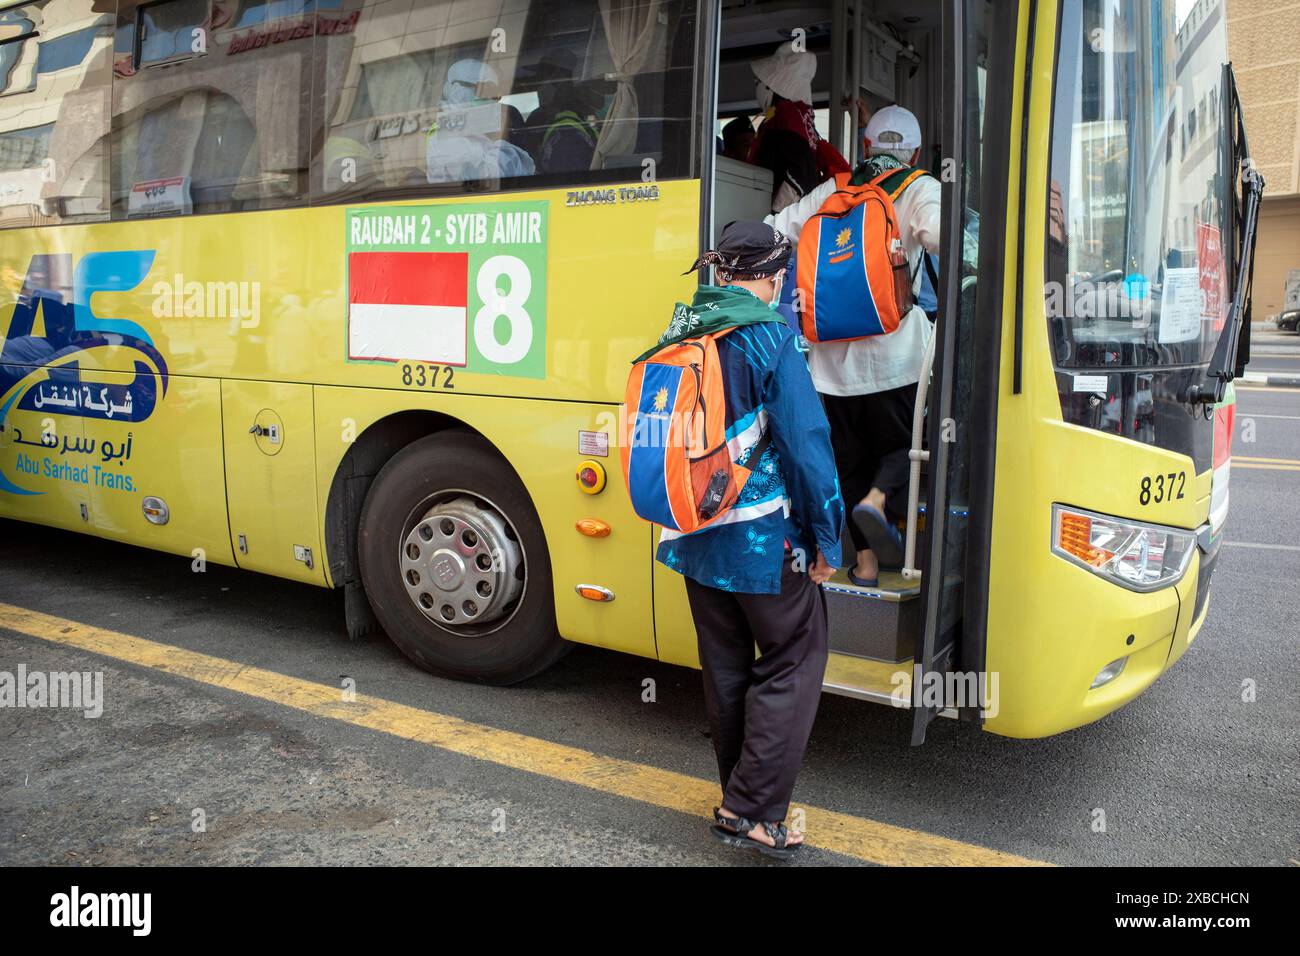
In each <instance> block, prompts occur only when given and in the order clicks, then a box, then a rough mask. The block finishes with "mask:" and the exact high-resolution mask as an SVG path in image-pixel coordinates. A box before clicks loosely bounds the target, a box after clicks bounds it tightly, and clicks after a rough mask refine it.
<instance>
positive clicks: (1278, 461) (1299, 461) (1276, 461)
mask: <svg viewBox="0 0 1300 956" xmlns="http://www.w3.org/2000/svg"><path fill="white" fill-rule="evenodd" d="M1239 461H1249V462H1255V463H1264V462H1267V463H1268V464H1270V465H1300V458H1251V457H1250V456H1249V455H1233V456H1232V463H1233V464H1234V465H1235V464H1236V463H1237V462H1239Z"/></svg>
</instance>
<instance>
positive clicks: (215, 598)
mask: <svg viewBox="0 0 1300 956" xmlns="http://www.w3.org/2000/svg"><path fill="white" fill-rule="evenodd" d="M1239 398H1240V411H1239V425H1238V442H1237V445H1236V448H1235V452H1236V454H1237V455H1238V456H1239V458H1240V459H1241V460H1243V461H1244V460H1245V459H1246V458H1260V459H1274V460H1290V461H1300V390H1245V389H1243V390H1242V391H1241V392H1240V393H1239ZM1247 428H1249V430H1250V434H1249V437H1250V438H1251V439H1252V440H1251V441H1249V442H1245V441H1243V440H1242V438H1243V436H1244V435H1245V434H1246V429H1247ZM1264 465H1265V467H1253V468H1246V467H1241V468H1234V470H1233V477H1232V502H1233V505H1232V514H1231V517H1230V519H1229V522H1230V523H1229V529H1228V538H1229V540H1230V541H1231V542H1232V545H1231V546H1230V547H1228V548H1227V550H1226V551H1225V553H1224V555H1223V557H1222V558H1221V560H1220V562H1219V567H1218V570H1217V571H1216V575H1215V585H1214V595H1213V602H1212V606H1211V609H1210V612H1209V617H1208V620H1207V623H1206V625H1205V628H1204V630H1203V632H1202V634H1201V636H1200V637H1199V638H1198V640H1197V641H1196V643H1195V644H1194V645H1193V647H1192V649H1191V650H1190V651H1189V652H1188V654H1187V655H1186V656H1185V657H1184V658H1183V660H1182V661H1181V662H1179V664H1178V665H1177V666H1176V667H1175V668H1174V669H1173V670H1172V671H1171V672H1170V673H1169V674H1167V675H1166V676H1165V677H1163V678H1162V679H1161V680H1160V681H1159V682H1158V683H1157V684H1156V686H1155V687H1153V688H1152V689H1151V690H1150V691H1148V692H1147V693H1146V694H1144V695H1143V696H1142V697H1141V698H1139V699H1138V700H1137V701H1135V702H1133V703H1132V704H1130V705H1129V706H1127V707H1125V708H1123V709H1122V710H1120V711H1119V712H1117V713H1116V714H1113V715H1111V716H1110V717H1108V718H1106V719H1105V720H1102V721H1100V722H1099V723H1097V724H1095V725H1093V726H1090V727H1086V728H1082V729H1080V730H1077V731H1074V732H1071V733H1067V734H1063V735H1060V736H1058V737H1054V738H1050V739H1047V740H1040V741H1028V742H1026V741H1014V740H1007V739H1002V738H998V737H993V736H991V735H988V734H982V733H980V732H979V731H978V730H977V729H975V728H972V727H970V726H968V725H961V724H957V723H954V722H951V721H938V722H936V724H935V725H933V726H932V729H931V732H930V737H929V741H928V742H927V744H926V745H925V746H924V747H921V748H916V749H914V748H911V747H909V746H908V744H907V738H908V727H909V719H908V715H907V714H906V713H904V712H899V711H895V710H892V709H889V708H885V707H880V706H876V705H871V704H865V703H862V702H858V701H854V700H850V699H846V698H839V697H830V696H827V697H824V698H823V701H822V706H821V710H820V713H819V716H818V720H817V725H816V728H815V730H814V733H813V737H812V741H811V745H810V748H809V753H808V758H807V762H806V766H805V770H804V772H803V774H802V776H801V777H800V781H799V786H798V790H797V792H796V794H795V799H796V803H797V804H800V805H807V806H813V807H818V808H823V809H825V810H828V811H834V812H835V813H838V814H841V815H843V816H842V817H840V818H837V819H840V820H841V821H849V822H850V823H851V822H853V821H858V823H859V824H860V828H859V829H857V830H853V829H852V828H851V827H850V830H849V831H846V832H852V833H857V834H859V837H860V838H855V840H856V842H855V841H853V840H848V841H846V840H841V841H840V842H839V843H838V844H836V845H838V846H842V847H846V848H847V849H846V851H845V852H843V853H835V852H830V851H828V850H823V849H818V848H810V850H809V851H807V852H806V853H805V855H804V860H803V862H804V863H836V864H860V863H864V862H874V861H879V860H882V859H885V860H888V859H894V858H896V856H894V857H891V856H890V847H893V850H894V852H895V853H897V852H902V853H903V855H904V856H906V855H907V854H908V853H913V852H917V853H919V852H922V851H924V852H927V853H930V854H932V855H931V856H928V857H927V859H931V860H935V861H939V862H943V861H945V860H946V859H952V860H960V859H962V856H961V852H962V851H961V847H963V846H974V847H976V848H988V849H991V850H996V851H1000V852H1003V853H1006V854H1014V855H1015V856H1017V857H1023V858H1028V859H1031V860H1041V861H1047V862H1052V863H1060V864H1140V865H1146V864H1174V865H1212V864H1244V865H1270V864H1271V865H1284V866H1285V865H1293V866H1294V865H1300V847H1298V840H1300V837H1298V832H1297V821H1300V796H1298V794H1300V786H1298V784H1300V780H1297V768H1298V766H1300V752H1298V751H1300V748H1298V747H1297V740H1298V739H1300V697H1297V694H1296V688H1297V687H1300V652H1298V651H1297V642H1298V641H1300V635H1297V628H1296V620H1297V613H1296V603H1297V600H1300V584H1298V582H1300V508H1297V505H1296V489H1297V488H1298V487H1300V471H1296V470H1284V469H1282V468H1279V467H1278V466H1276V465H1275V466H1273V467H1267V462H1265V463H1264ZM0 603H3V604H6V605H10V606H12V607H15V608H22V609H29V610H32V611H37V612H41V613H43V614H47V615H53V616H55V617H57V618H61V619H66V621H67V622H75V624H74V623H69V624H68V625H67V626H66V627H63V628H58V627H56V628H54V629H53V631H52V632H51V633H52V636H53V637H55V638H57V637H58V636H59V635H60V633H78V632H79V631H78V628H77V627H76V626H75V625H94V626H97V627H99V628H105V629H108V630H110V631H113V632H118V633H119V634H123V635H131V636H134V637H138V638H145V639H147V640H149V641H154V642H159V643H160V644H163V645H167V646H168V647H173V648H181V649H185V650H187V651H191V652H201V653H202V654H206V655H212V656H213V657H215V658H221V659H223V660H224V661H229V662H233V663H232V664H224V663H220V662H218V663H215V664H214V663H210V662H204V661H203V660H202V659H198V658H193V660H199V661H200V663H199V664H197V665H195V664H193V663H191V664H186V663H185V661H186V660H190V659H191V658H183V657H176V658H174V659H173V658H168V657H167V656H166V653H165V652H160V653H157V654H156V657H157V659H156V660H155V661H154V663H153V664H152V665H151V666H142V665H139V664H131V663H122V662H121V661H120V660H115V659H113V658H112V657H104V656H101V655H99V654H95V653H88V652H86V651H84V650H80V649H77V648H76V647H71V646H68V645H66V644H63V643H60V642H59V641H58V640H43V639H40V638H36V637H33V636H30V634H29V633H22V632H20V631H18V630H15V628H14V627H13V626H12V625H13V620H10V621H9V622H8V623H9V624H10V626H9V627H6V623H7V622H6V621H5V619H4V617H3V614H0V670H4V671H10V672H13V671H15V669H16V668H17V667H18V665H20V664H22V665H24V666H25V667H26V668H27V669H28V671H40V670H43V671H67V670H74V669H75V670H85V671H101V672H102V673H103V679H104V692H105V700H106V703H105V708H104V713H103V715H102V716H100V717H98V718H95V719H90V718H86V717H84V716H83V715H82V714H81V713H79V712H75V711H69V710H57V709H44V710H29V709H24V710H15V709H3V710H0V863H2V864H14V863H36V864H44V863H102V864H125V863H164V864H167V863H219V864H235V863H326V864H355V863H486V864H507V863H528V864H538V863H589V864H639V863H651V864H724V865H727V864H751V863H753V862H754V861H755V860H757V857H753V856H751V855H743V856H742V855H738V854H734V853H733V852H731V851H727V850H725V849H723V848H721V847H720V846H719V845H718V844H716V843H715V842H714V840H713V839H712V838H711V837H709V836H708V834H707V832H706V822H705V820H704V818H703V814H706V813H707V812H708V803H707V800H704V801H701V802H700V803H699V806H698V808H697V809H695V810H694V811H693V812H692V813H688V812H682V811H681V810H678V809H669V808H665V806H664V805H663V802H664V801H663V800H660V802H659V803H656V802H655V800H653V799H651V798H650V797H649V796H646V797H645V799H639V798H638V794H637V792H636V787H635V786H632V787H631V788H630V790H629V786H628V785H627V783H626V781H627V779H628V777H627V775H626V772H625V771H626V767H627V766H628V765H636V766H638V767H641V768H645V772H646V773H647V774H648V775H649V776H647V777H646V778H645V779H646V780H648V781H649V783H647V787H649V786H651V785H652V784H654V782H655V781H656V780H657V779H658V778H659V777H662V776H664V775H665V774H667V773H672V774H684V775H687V776H688V777H690V778H695V779H697V780H699V781H710V780H713V779H714V773H715V769H714V764H713V761H712V752H711V750H710V746H709V741H708V739H707V738H706V736H705V731H704V705H703V699H702V695H701V687H700V677H699V675H698V674H697V673H696V672H693V671H689V670H685V669H681V668H676V667H669V666H665V665H660V664H658V663H655V662H652V661H645V660H641V659H637V658H632V657H628V656H624V655H619V654H614V653H611V652H606V651H601V650H597V649H594V648H587V647H578V648H576V649H575V650H574V651H573V653H571V654H570V655H569V656H568V657H566V658H565V659H564V660H562V661H561V662H560V663H559V664H557V665H556V666H555V667H554V668H552V669H551V670H550V671H548V672H547V673H545V674H543V675H542V676H541V677H539V678H537V679H535V680H533V681H531V682H529V683H527V684H526V685H524V686H520V687H515V688H509V689H497V688H486V687H478V686H470V685H465V684H458V683H455V682H451V681H447V680H441V679H438V678H434V677H431V676H429V675H427V674H425V673H423V672H422V671H419V670H417V669H416V668H414V667H413V666H411V665H409V664H408V663H407V662H406V660H405V659H404V658H403V657H401V655H400V654H399V653H398V652H397V651H396V650H395V649H394V648H393V647H392V646H391V645H390V644H388V643H387V642H386V641H384V640H377V641H371V642H362V643H354V642H349V641H348V639H347V637H346V635H345V634H344V632H343V629H342V604H341V599H340V597H339V595H337V594H332V593H329V592H324V591H320V590H317V589H314V588H309V587H305V586H300V585H295V584H292V583H288V582H284V581H280V580H278V579H274V578H269V577H263V576H259V575H256V574H250V573H242V572H236V571H233V570H229V569H225V568H219V567H209V569H208V570H207V571H206V573H203V574H195V573H192V572H191V570H190V565H189V561H188V559H181V558H175V557H169V556H166V555H159V554H155V553H152V552H148V551H144V550H139V549H134V548H130V547H126V546H122V545H117V544H113V543H110V542H105V541H100V540H96V539H93V538H89V537H83V536H75V535H72V534H66V533H61V532H54V531H48V530H44V529H38V528H35V527H31V526H27V525H22V524H18V523H13V522H0ZM7 613H9V614H10V615H13V614H14V612H13V611H8V612H7ZM124 640H125V639H124ZM123 646H126V645H123ZM142 646H143V645H142ZM191 657H192V656H191ZM187 668H189V669H188V670H187ZM259 668H260V669H263V670H265V671H269V672H273V676H274V675H283V676H284V677H285V678H289V679H294V680H296V681H298V682H299V683H301V682H304V681H307V682H313V684H322V685H328V686H330V687H338V686H340V684H341V683H342V682H343V681H344V680H345V679H347V678H351V679H352V680H354V681H355V682H356V689H357V692H358V693H359V694H363V695H368V696H369V697H372V698H379V699H382V700H383V701H389V702H393V703H394V704H397V705H405V706H406V707H407V708H412V709H413V710H410V711H404V713H407V714H408V715H409V714H412V713H414V714H417V715H418V714H429V715H448V716H450V717H453V718H459V719H462V720H465V721H470V722H473V724H474V725H484V726H486V727H487V728H496V729H498V730H500V731H509V732H514V733H516V734H519V735H523V736H522V737H519V738H511V740H512V741H514V742H513V743H511V745H510V746H511V752H510V758H509V759H507V760H505V761H504V763H503V762H501V761H493V760H489V759H481V758H478V757H474V756H469V755H467V754H466V752H465V751H464V749H463V748H462V749H461V750H457V749H456V747H455V746H452V747H451V748H450V749H448V748H446V747H443V746H436V745H431V744H429V743H427V742H422V741H421V740H420V739H403V737H401V736H400V735H397V734H394V733H385V732H379V731H376V730H374V729H367V728H366V727H362V726H358V725H356V724H355V723H353V722H350V721H349V720H346V719H343V720H339V719H331V718H329V717H324V716H321V714H320V713H319V712H311V711H310V710H309V709H305V708H304V707H302V706H286V705H285V704H284V703H282V702H276V701H273V700H268V699H263V698H260V697H257V696H249V695H248V694H246V693H241V692H238V691H236V690H231V689H227V688H228V687H231V686H245V685H246V684H247V683H248V682H249V681H250V680H253V679H254V678H256V679H261V678H260V677H258V675H260V674H261V671H259V670H256V669H259ZM187 673H188V674H189V676H184V675H185V674H187ZM196 674H197V675H198V676H199V677H200V678H201V679H197V680H195V679H191V677H194V676H195V675H196ZM647 677H650V678H654V679H655V681H656V684H657V701H656V702H655V703H645V702H643V700H642V682H643V680H644V679H645V678H647ZM1245 680H1251V681H1254V682H1255V685H1256V687H1257V697H1256V699H1255V700H1254V701H1253V702H1249V703H1247V702H1243V700H1242V694H1241V686H1242V682H1243V681H1245ZM216 685H221V686H216ZM317 710H318V711H319V708H317ZM412 736H415V737H417V738H418V737H419V735H418V734H414V735H412ZM519 741H525V742H524V743H519ZM530 742H533V743H530ZM534 745H535V746H537V747H541V748H543V749H545V748H548V747H549V748H554V747H555V745H565V746H567V747H573V748H579V749H580V750H582V751H590V752H592V753H594V754H595V755H599V757H600V758H601V759H602V760H604V759H607V758H613V759H615V760H618V761H623V762H626V763H624V764H620V765H619V766H621V767H623V768H624V770H623V771H619V770H618V769H617V768H615V769H613V770H608V771H607V772H606V771H601V770H600V768H599V767H597V768H596V769H595V770H593V771H592V772H591V773H590V774H589V782H588V785H586V786H579V785H575V784H574V783H572V782H570V781H569V780H568V779H566V778H565V777H564V774H563V772H562V771H563V767H564V765H565V763H566V761H569V760H572V759H575V758H572V757H561V758H559V759H558V762H557V763H555V764H554V766H557V767H560V768H561V769H560V771H557V773H549V774H548V773H545V772H543V773H530V772H528V771H526V770H523V769H519V767H520V766H521V765H523V764H525V763H527V762H528V761H529V760H530V759H531V757H530V754H531V753H532V750H533V747H534ZM566 753H572V752H566ZM516 758H517V759H516ZM538 759H539V760H540V759H541V758H538ZM602 773H604V774H605V775H604V776H603V777H602ZM656 775H657V776H656ZM636 779H641V778H639V777H638V778H636ZM679 779H680V778H679ZM602 780H607V781H608V785H606V784H605V783H602ZM620 781H621V782H620ZM648 792H649V791H647V793H648ZM665 799H667V800H668V802H671V796H670V797H669V798H665ZM1097 809H1101V810H1104V811H1105V821H1106V828H1105V831H1104V832H1097V831H1096V830H1095V829H1094V826H1093V823H1094V820H1095V819H1096V817H1095V813H1094V811H1095V810H1097ZM196 819H201V820H202V822H203V826H202V827H201V828H196V824H195V820H196ZM811 819H812V818H811V817H810V821H811ZM895 828H902V829H895ZM196 829H197V832H196ZM900 833H902V834H906V833H912V834H914V839H913V838H911V837H909V838H907V839H904V840H903V842H902V843H901V844H900V843H898V842H897V838H898V834H900ZM809 836H810V839H816V838H817V837H818V836H819V834H818V832H817V831H816V829H815V827H814V826H812V825H811V822H810V827H809ZM891 840H893V841H894V842H893V843H891V842H890V841H891ZM909 841H910V842H909ZM951 841H958V842H957V843H952V842H951ZM900 846H901V847H902V848H903V849H902V850H901V851H899V847H900ZM918 848H919V849H918Z"/></svg>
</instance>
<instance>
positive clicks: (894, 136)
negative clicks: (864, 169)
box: [865, 106, 921, 149]
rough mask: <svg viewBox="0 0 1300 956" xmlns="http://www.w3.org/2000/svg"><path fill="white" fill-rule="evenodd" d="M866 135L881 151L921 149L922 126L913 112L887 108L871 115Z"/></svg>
mask: <svg viewBox="0 0 1300 956" xmlns="http://www.w3.org/2000/svg"><path fill="white" fill-rule="evenodd" d="M865 135H866V137H867V139H869V140H871V145H872V146H875V147H879V148H880V149H920V148H921V124H920V123H918V122H917V121H916V117H915V116H913V115H912V111H911V110H906V109H904V108H903V107H901V106H886V107H885V108H884V109H879V110H876V111H875V112H874V113H872V114H871V120H870V122H868V123H867V128H866V132H865Z"/></svg>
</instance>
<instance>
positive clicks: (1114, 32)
mask: <svg viewBox="0 0 1300 956" xmlns="http://www.w3.org/2000/svg"><path fill="white" fill-rule="evenodd" d="M1226 43H1227V41H1226V31H1225V24H1224V14H1223V4H1222V2H1221V0H1196V2H1195V3H1190V2H1187V0H1177V2H1175V0H1142V2H1137V0H1081V2H1077V3H1068V4H1066V5H1065V8H1064V11H1063V14H1062V19H1061V32H1060V50H1059V57H1058V62H1057V83H1056V95H1055V103H1054V110H1053V120H1052V123H1053V128H1052V153H1051V184H1050V200H1049V213H1048V237H1047V268H1046V271H1047V276H1046V278H1047V284H1046V286H1045V293H1046V299H1047V316H1048V322H1049V323H1050V329H1051V338H1052V345H1053V348H1054V351H1055V357H1056V362H1057V365H1058V367H1061V368H1081V367H1082V368H1096V367H1149V366H1164V367H1169V366H1189V365H1204V364H1205V363H1207V362H1208V361H1209V360H1210V358H1211V356H1212V354H1213V352H1214V347H1215V344H1216V342H1217V340H1218V336H1219V333H1220V331H1221V330H1222V329H1223V326H1224V323H1225V319H1226V316H1227V311H1228V304H1229V298H1230V289H1229V284H1228V269H1229V265H1230V263H1229V259H1230V256H1228V255H1226V253H1225V251H1224V245H1225V242H1226V241H1227V238H1228V237H1227V236H1226V234H1225V228H1226V227H1227V226H1228V221H1227V218H1226V217H1227V215H1228V209H1229V208H1230V207H1229V183H1230V179H1229V177H1228V176H1227V175H1225V171H1226V169H1227V163H1228V153H1229V143H1228V139H1227V135H1226V132H1225V123H1224V121H1223V117H1224V115H1225V112H1224V110H1225V103H1224V102H1223V101H1224V97H1225V91H1224V90H1223V89H1221V86H1222V69H1223V64H1224V61H1225V60H1226Z"/></svg>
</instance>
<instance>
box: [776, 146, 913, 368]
mask: <svg viewBox="0 0 1300 956" xmlns="http://www.w3.org/2000/svg"><path fill="white" fill-rule="evenodd" d="M926 175H929V174H928V173H927V172H926V171H925V170H923V169H908V168H904V169H902V170H897V169H891V170H888V171H887V172H885V173H882V174H881V175H879V176H877V177H876V178H875V179H872V180H869V181H868V182H865V183H862V184H860V185H854V184H853V183H851V182H850V180H851V178H852V176H851V174H849V173H840V174H839V175H837V176H836V177H835V186H836V189H835V192H834V193H832V194H831V195H830V197H829V198H827V200H826V202H824V203H823V204H822V207H821V209H819V210H818V211H817V212H816V213H815V214H814V215H813V216H812V217H811V218H809V220H808V221H807V222H806V223H804V227H803V230H802V231H801V232H800V233H799V262H798V267H797V270H796V276H797V279H798V287H799V291H800V292H801V293H802V295H803V309H802V311H801V312H800V317H799V324H800V329H801V331H802V332H803V334H804V336H805V337H806V338H807V339H808V340H809V341H811V342H846V341H851V340H853V339H863V338H867V337H869V336H873V335H887V334H888V333H890V332H892V331H894V330H895V329H896V328H898V323H899V322H901V321H902V320H903V316H905V315H907V313H908V311H909V310H910V309H911V308H912V302H913V297H912V275H911V272H910V271H909V268H908V262H907V253H906V252H905V251H904V249H903V240H902V236H901V234H900V233H899V229H898V216H897V214H896V213H895V212H894V200H895V199H897V198H898V196H899V194H900V193H902V191H903V190H904V189H906V188H907V187H908V186H910V185H911V184H912V183H913V182H915V181H916V180H917V179H919V178H920V177H922V176H926ZM885 180H891V182H889V183H888V186H889V187H891V188H889V190H888V191H886V188H885Z"/></svg>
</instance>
